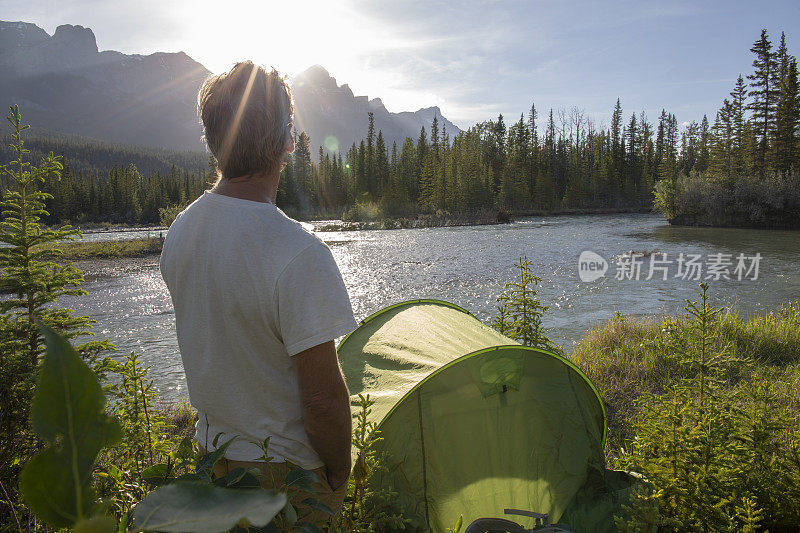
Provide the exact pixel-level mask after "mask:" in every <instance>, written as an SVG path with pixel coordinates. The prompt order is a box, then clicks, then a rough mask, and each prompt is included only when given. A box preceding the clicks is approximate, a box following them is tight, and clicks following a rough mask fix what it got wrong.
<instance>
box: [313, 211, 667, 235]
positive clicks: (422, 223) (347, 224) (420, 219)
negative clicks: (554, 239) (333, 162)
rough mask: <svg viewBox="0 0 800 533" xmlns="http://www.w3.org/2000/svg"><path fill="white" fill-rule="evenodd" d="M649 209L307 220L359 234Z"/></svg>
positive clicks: (325, 228) (320, 228) (317, 226)
mask: <svg viewBox="0 0 800 533" xmlns="http://www.w3.org/2000/svg"><path fill="white" fill-rule="evenodd" d="M650 212H652V210H651V209H639V208H597V209H556V210H542V209H533V210H525V211H513V212H509V211H505V210H499V211H497V210H482V211H478V212H476V213H461V214H455V215H451V214H450V213H447V212H441V211H440V212H438V213H436V214H421V215H411V216H407V217H394V218H392V217H388V218H381V219H378V220H363V221H358V220H326V221H309V223H311V224H313V225H314V230H315V231H362V230H384V229H419V228H442V227H457V226H492V225H498V224H508V223H511V222H513V221H514V220H516V219H518V218H526V217H548V216H576V215H618V214H625V213H650Z"/></svg>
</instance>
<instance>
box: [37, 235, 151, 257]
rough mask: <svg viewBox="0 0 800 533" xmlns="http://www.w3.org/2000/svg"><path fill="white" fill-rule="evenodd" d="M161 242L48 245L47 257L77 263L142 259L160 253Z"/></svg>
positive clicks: (133, 241) (82, 242) (144, 239)
mask: <svg viewBox="0 0 800 533" xmlns="http://www.w3.org/2000/svg"><path fill="white" fill-rule="evenodd" d="M161 246H162V242H161V240H160V239H158V238H151V239H148V238H140V239H128V240H123V241H94V242H85V241H74V242H61V243H57V244H55V245H50V246H48V247H47V250H50V251H51V253H48V254H47V255H48V256H49V257H51V258H52V259H54V260H63V261H78V260H85V259H120V258H123V257H142V256H146V255H152V254H159V253H161Z"/></svg>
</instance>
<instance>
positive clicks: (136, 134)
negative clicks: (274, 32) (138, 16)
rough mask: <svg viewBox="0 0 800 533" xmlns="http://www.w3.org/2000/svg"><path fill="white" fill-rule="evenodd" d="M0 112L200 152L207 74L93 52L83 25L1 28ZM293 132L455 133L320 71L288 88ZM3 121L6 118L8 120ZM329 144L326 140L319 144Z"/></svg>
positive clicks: (342, 143)
mask: <svg viewBox="0 0 800 533" xmlns="http://www.w3.org/2000/svg"><path fill="white" fill-rule="evenodd" d="M0 71H2V72H3V75H2V78H0V106H2V109H4V110H7V109H8V106H9V105H12V104H18V105H19V106H20V109H21V111H22V113H23V115H24V118H25V121H26V123H30V124H32V125H34V126H37V127H41V128H44V129H47V130H50V131H59V132H66V133H72V134H78V135H84V136H88V137H93V138H96V139H104V140H108V141H111V142H115V143H125V144H132V145H139V146H151V147H158V148H168V149H171V150H193V151H202V150H203V146H202V144H201V141H200V138H201V135H202V129H201V127H200V125H199V123H198V119H197V110H196V101H197V91H198V89H199V87H200V85H201V84H202V82H203V80H205V79H206V77H207V76H208V75H209V74H210V72H209V71H208V70H207V69H206V68H205V67H204V66H203V65H201V64H200V63H198V62H196V61H195V60H193V59H192V58H191V57H189V56H188V55H186V54H185V53H183V52H178V53H155V54H150V55H147V56H143V55H138V54H132V55H127V54H122V53H120V52H114V51H103V52H100V51H98V48H97V42H96V40H95V36H94V33H93V32H92V30H91V29H89V28H84V27H82V26H72V25H69V24H66V25H62V26H59V27H58V28H56V31H55V33H54V34H53V35H52V36H51V35H49V34H48V33H47V32H46V31H45V30H43V29H42V28H39V27H38V26H36V25H35V24H30V23H26V22H3V21H0ZM291 85H292V90H293V93H294V95H295V102H296V109H297V122H298V125H299V126H300V127H301V128H302V129H304V130H305V131H306V133H308V134H309V136H310V138H311V146H312V148H313V150H314V151H315V152H316V149H317V147H318V146H320V145H323V144H327V146H328V148H329V149H337V146H338V149H341V150H342V151H347V149H348V148H349V147H350V145H351V144H352V143H353V142H359V141H360V140H361V139H362V138H364V137H365V136H366V134H367V113H368V112H370V111H371V112H373V113H374V114H375V128H376V133H377V130H379V129H380V130H382V131H383V135H384V138H385V139H386V143H387V146H388V147H391V144H392V142H393V141H397V142H398V145H401V144H402V142H403V140H404V139H405V137H406V136H410V137H412V138H415V139H416V137H417V136H418V135H419V131H420V128H422V127H423V126H425V128H426V130H430V127H431V122H432V121H433V118H434V116H438V117H439V119H438V120H439V123H440V128H442V126H444V127H445V128H446V129H447V131H448V132H449V134H450V136H451V138H452V137H454V136H455V134H456V133H458V131H459V130H458V128H456V126H455V125H453V124H452V123H451V122H449V121H447V120H446V119H444V118H443V117H442V116H441V111H439V109H438V108H436V107H430V108H425V109H420V110H418V111H415V112H404V113H390V112H389V111H387V110H386V108H385V107H384V105H383V103H382V102H381V100H380V99H379V98H374V99H372V100H369V99H368V98H367V97H366V96H355V95H354V94H353V92H352V91H351V90H350V88H349V87H348V86H347V85H346V84H345V85H342V86H339V85H337V83H336V80H335V79H334V78H332V77H331V76H330V75H329V74H328V72H327V71H326V70H325V69H324V68H322V67H320V66H315V67H311V68H310V69H308V70H307V71H305V72H304V73H302V74H300V75H299V76H297V77H296V78H295V79H293V80H292V82H291ZM4 114H5V113H4ZM326 139H328V143H325V141H326Z"/></svg>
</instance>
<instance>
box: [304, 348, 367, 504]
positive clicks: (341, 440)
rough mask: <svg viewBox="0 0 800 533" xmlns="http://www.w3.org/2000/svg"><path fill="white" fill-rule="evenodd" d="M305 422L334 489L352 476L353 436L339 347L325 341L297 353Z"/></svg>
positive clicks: (348, 399) (307, 431) (310, 439)
mask: <svg viewBox="0 0 800 533" xmlns="http://www.w3.org/2000/svg"><path fill="white" fill-rule="evenodd" d="M294 364H295V368H296V369H297V382H298V384H299V386H300V401H301V402H302V407H303V422H304V424H305V428H306V433H307V434H308V440H309V441H310V443H311V446H312V447H313V448H314V451H316V452H317V454H318V455H319V457H320V459H322V462H323V463H325V468H326V470H327V473H328V483H329V484H330V485H331V488H332V489H334V490H335V489H337V488H339V487H340V486H341V485H342V484H343V483H345V482H346V481H347V478H348V476H349V475H350V442H351V440H352V437H353V433H352V419H351V416H350V394H349V393H348V391H347V385H345V383H344V376H342V370H341V369H340V368H339V360H338V358H337V357H336V346H335V345H334V343H333V341H329V342H325V343H323V344H319V345H317V346H314V347H313V348H309V349H308V350H305V351H302V352H300V353H298V354H297V355H295V356H294Z"/></svg>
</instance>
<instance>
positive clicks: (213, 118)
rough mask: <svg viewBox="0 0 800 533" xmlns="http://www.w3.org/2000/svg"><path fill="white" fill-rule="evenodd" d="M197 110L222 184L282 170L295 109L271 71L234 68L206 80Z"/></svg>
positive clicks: (283, 83) (283, 84) (255, 67)
mask: <svg viewBox="0 0 800 533" xmlns="http://www.w3.org/2000/svg"><path fill="white" fill-rule="evenodd" d="M197 107H198V113H199V115H200V119H201V121H202V123H203V129H204V139H205V142H206V145H207V146H208V148H209V150H211V154H212V155H213V156H214V159H215V160H216V165H217V168H218V170H219V172H220V174H221V175H222V178H223V179H230V178H235V177H238V176H247V175H252V174H258V173H261V172H272V171H273V170H274V169H276V168H278V170H280V169H281V167H282V165H283V164H284V163H285V153H286V152H285V149H284V147H285V145H286V141H287V135H289V128H290V126H289V122H290V120H291V117H292V113H293V107H292V94H291V91H290V90H289V86H288V85H287V83H286V81H285V79H284V78H283V77H281V76H280V75H279V74H278V72H277V71H276V70H275V69H270V71H267V70H266V69H265V68H264V67H262V66H260V65H255V64H253V62H252V61H241V62H239V63H236V65H234V66H233V68H232V69H231V70H230V71H228V72H225V73H223V74H219V75H216V76H211V77H210V78H208V79H207V80H206V81H205V83H204V84H203V86H202V87H201V88H200V93H199V94H198V96H197Z"/></svg>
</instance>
